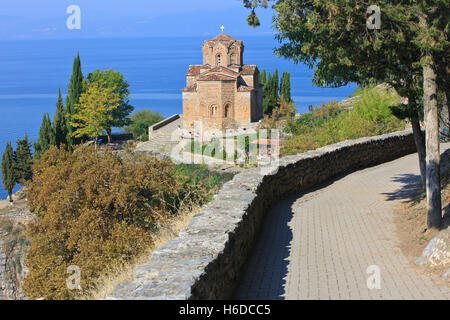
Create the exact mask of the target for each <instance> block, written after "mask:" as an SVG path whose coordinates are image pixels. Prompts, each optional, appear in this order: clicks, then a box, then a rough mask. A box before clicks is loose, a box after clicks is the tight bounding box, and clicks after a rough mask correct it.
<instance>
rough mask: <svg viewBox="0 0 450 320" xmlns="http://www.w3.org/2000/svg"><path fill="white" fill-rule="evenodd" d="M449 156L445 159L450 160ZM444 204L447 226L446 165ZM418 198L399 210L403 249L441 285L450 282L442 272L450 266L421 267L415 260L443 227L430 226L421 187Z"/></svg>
mask: <svg viewBox="0 0 450 320" xmlns="http://www.w3.org/2000/svg"><path fill="white" fill-rule="evenodd" d="M448 160H449V159H448V158H447V159H446V160H444V161H448ZM441 178H442V205H443V210H442V211H443V212H442V214H443V216H444V228H445V227H448V225H450V185H449V184H448V182H449V178H450V170H448V169H447V168H446V170H444V171H443V172H442V177H441ZM417 188H419V187H417ZM416 192H417V197H416V198H415V201H411V202H409V203H403V204H401V205H399V206H398V207H397V209H396V211H395V222H396V227H397V234H398V235H399V238H400V249H401V250H402V252H403V254H404V255H405V256H406V258H407V259H408V261H410V262H411V264H412V265H413V266H414V268H415V269H416V270H417V271H418V272H419V273H421V274H424V275H426V276H428V277H430V278H431V279H432V280H433V281H434V282H435V283H436V284H437V285H447V286H448V285H450V279H443V278H442V277H441V276H442V275H443V274H444V273H445V272H446V271H447V269H448V266H437V267H430V266H427V267H419V266H417V265H416V264H414V260H415V259H416V258H418V257H420V256H421V255H422V252H423V249H424V248H425V247H426V246H427V244H428V243H429V242H430V240H431V239H433V238H434V237H435V236H436V235H437V234H438V233H439V230H436V229H431V230H430V229H427V210H426V199H425V197H424V194H423V193H421V192H420V189H417V190H416Z"/></svg>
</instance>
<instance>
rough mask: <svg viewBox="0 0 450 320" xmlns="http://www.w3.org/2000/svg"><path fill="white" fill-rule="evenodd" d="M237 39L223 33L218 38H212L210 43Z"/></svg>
mask: <svg viewBox="0 0 450 320" xmlns="http://www.w3.org/2000/svg"><path fill="white" fill-rule="evenodd" d="M235 40H236V39H235V38H233V37H231V36H229V35H227V34H225V33H221V34H219V35H218V36H216V37H214V38H212V39H211V40H210V41H235Z"/></svg>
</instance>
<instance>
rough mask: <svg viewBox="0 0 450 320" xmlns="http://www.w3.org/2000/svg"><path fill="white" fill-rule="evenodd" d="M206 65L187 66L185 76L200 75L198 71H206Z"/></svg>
mask: <svg viewBox="0 0 450 320" xmlns="http://www.w3.org/2000/svg"><path fill="white" fill-rule="evenodd" d="M208 68H209V66H207V65H193V66H189V69H188V71H187V72H186V75H187V76H198V75H199V74H200V69H208Z"/></svg>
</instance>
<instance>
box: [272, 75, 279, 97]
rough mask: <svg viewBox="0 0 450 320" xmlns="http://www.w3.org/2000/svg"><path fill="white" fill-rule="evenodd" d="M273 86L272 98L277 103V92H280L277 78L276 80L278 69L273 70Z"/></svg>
mask: <svg viewBox="0 0 450 320" xmlns="http://www.w3.org/2000/svg"><path fill="white" fill-rule="evenodd" d="M272 81H273V85H272V90H273V91H272V96H273V99H274V100H275V101H278V98H279V95H278V91H279V90H280V84H279V78H278V69H275V72H274V73H273V77H272Z"/></svg>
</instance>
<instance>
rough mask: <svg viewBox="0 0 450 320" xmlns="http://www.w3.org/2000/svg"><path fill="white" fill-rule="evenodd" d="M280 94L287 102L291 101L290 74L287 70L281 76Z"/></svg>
mask: <svg viewBox="0 0 450 320" xmlns="http://www.w3.org/2000/svg"><path fill="white" fill-rule="evenodd" d="M280 96H283V97H284V99H286V100H287V101H288V102H290V101H291V74H290V73H289V72H287V71H285V72H283V75H282V76H281V85H280Z"/></svg>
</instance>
